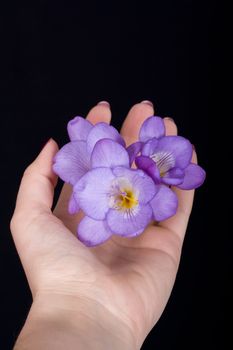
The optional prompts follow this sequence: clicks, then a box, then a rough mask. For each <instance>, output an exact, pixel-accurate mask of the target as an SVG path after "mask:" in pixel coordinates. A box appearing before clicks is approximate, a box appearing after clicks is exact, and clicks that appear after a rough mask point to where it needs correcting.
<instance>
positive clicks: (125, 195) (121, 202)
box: [117, 189, 138, 209]
mask: <svg viewBox="0 0 233 350" xmlns="http://www.w3.org/2000/svg"><path fill="white" fill-rule="evenodd" d="M137 204H138V199H137V198H136V196H135V194H134V193H133V191H132V190H131V189H124V190H123V191H122V192H121V193H120V194H119V195H118V198H117V206H118V207H119V209H132V208H133V207H135V206H136V205H137Z"/></svg>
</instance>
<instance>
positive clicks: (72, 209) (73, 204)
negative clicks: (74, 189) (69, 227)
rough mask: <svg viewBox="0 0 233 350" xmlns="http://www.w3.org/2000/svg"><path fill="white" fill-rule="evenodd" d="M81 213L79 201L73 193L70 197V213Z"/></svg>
mask: <svg viewBox="0 0 233 350" xmlns="http://www.w3.org/2000/svg"><path fill="white" fill-rule="evenodd" d="M78 211H79V206H78V203H77V201H76V200H75V197H74V194H73V193H72V194H71V196H70V200H69V204H68V212H69V213H70V214H71V215H73V214H76V213H77V212H78Z"/></svg>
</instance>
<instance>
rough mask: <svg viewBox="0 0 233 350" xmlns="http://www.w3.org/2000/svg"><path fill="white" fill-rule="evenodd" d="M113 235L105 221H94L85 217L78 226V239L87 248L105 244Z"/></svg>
mask: <svg viewBox="0 0 233 350" xmlns="http://www.w3.org/2000/svg"><path fill="white" fill-rule="evenodd" d="M111 235H112V233H111V230H110V229H109V227H108V226H107V223H106V221H104V220H93V219H91V218H89V217H88V216H85V217H84V218H83V219H82V220H81V221H80V223H79V225H78V238H79V240H80V241H81V242H83V243H84V244H85V245H86V246H87V247H93V246H96V245H98V244H101V243H103V242H105V241H106V240H107V239H109V237H111Z"/></svg>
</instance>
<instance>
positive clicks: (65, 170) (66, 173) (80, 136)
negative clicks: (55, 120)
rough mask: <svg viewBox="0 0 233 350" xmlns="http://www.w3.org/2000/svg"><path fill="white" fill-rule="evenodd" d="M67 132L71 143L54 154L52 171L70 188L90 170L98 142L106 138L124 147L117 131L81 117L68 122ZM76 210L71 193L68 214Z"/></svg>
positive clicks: (123, 142) (77, 207)
mask: <svg viewBox="0 0 233 350" xmlns="http://www.w3.org/2000/svg"><path fill="white" fill-rule="evenodd" d="M67 130H68V134H69V137H70V141H71V142H69V143H67V144H66V145H65V146H63V147H62V148H61V149H60V150H59V152H58V153H57V154H56V156H55V158H54V164H53V170H54V172H55V173H56V174H57V175H59V177H60V178H61V179H62V180H63V181H65V182H67V183H69V184H71V185H72V186H74V185H75V184H76V183H77V181H78V180H79V179H80V178H81V177H82V176H83V175H84V174H85V173H86V172H87V171H88V170H90V158H91V153H92V150H93V148H94V146H95V144H96V142H97V141H98V140H100V139H103V138H108V139H112V140H115V141H116V142H118V143H119V144H121V145H122V146H125V141H124V139H123V138H122V137H121V135H120V134H119V133H118V131H117V130H116V129H115V128H114V127H112V126H110V125H108V124H107V123H103V122H101V123H97V124H96V125H92V124H91V123H90V122H89V121H88V120H86V119H84V118H82V117H75V118H74V119H72V120H71V121H69V123H68V125H67ZM78 210H79V206H78V203H77V201H76V200H75V197H74V196H73V193H72V195H71V197H70V201H69V205H68V211H69V213H70V214H75V213H76V212H78Z"/></svg>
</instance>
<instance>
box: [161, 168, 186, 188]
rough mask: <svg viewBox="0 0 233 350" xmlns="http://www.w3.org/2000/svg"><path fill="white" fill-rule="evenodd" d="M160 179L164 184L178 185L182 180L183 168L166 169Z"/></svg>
mask: <svg viewBox="0 0 233 350" xmlns="http://www.w3.org/2000/svg"><path fill="white" fill-rule="evenodd" d="M161 179H162V182H163V183H165V184H166V185H173V186H175V185H179V184H181V183H182V182H183V181H184V170H183V169H179V168H173V169H171V170H168V171H167V172H166V174H165V175H164V176H163V177H162V178H161Z"/></svg>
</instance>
